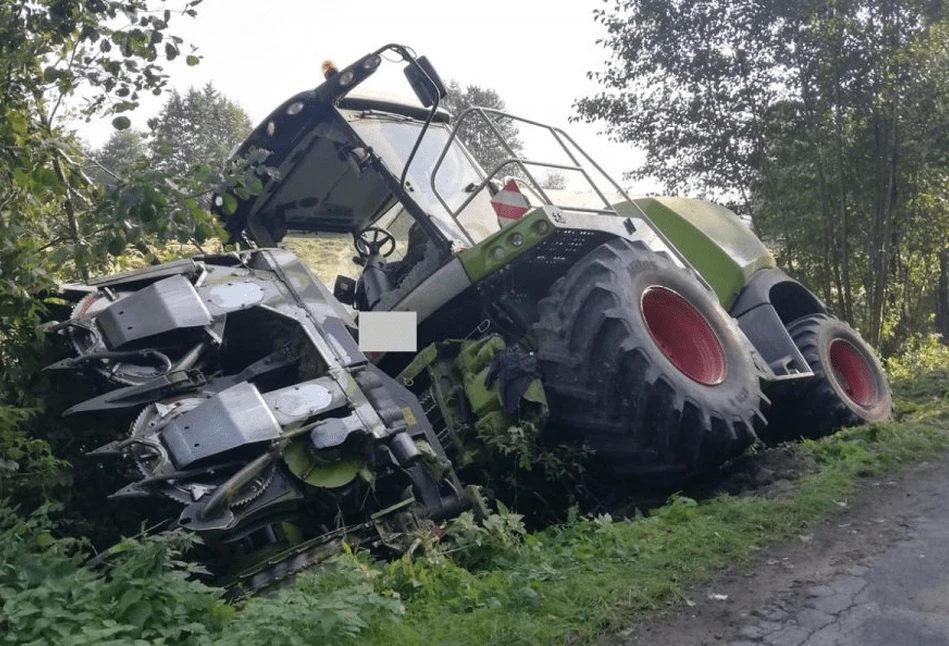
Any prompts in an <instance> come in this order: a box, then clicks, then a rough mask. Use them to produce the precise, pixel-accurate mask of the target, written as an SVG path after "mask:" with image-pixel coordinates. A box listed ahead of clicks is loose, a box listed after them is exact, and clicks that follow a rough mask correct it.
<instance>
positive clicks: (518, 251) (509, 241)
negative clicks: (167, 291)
mask: <svg viewBox="0 0 949 646" xmlns="http://www.w3.org/2000/svg"><path fill="white" fill-rule="evenodd" d="M553 231H554V227H553V225H552V224H551V223H550V222H549V221H548V220H547V216H546V215H545V213H544V210H543V209H542V208H538V209H534V210H533V211H531V212H530V213H528V214H527V215H525V216H524V217H523V218H521V219H520V220H518V221H517V222H515V223H514V224H512V225H510V226H508V227H506V228H504V229H501V230H500V231H498V232H497V233H494V234H492V235H491V236H489V237H488V238H485V239H484V240H482V241H481V242H479V243H478V244H477V245H475V246H474V247H471V248H470V249H465V250H463V251H461V252H460V253H459V254H458V259H459V260H460V261H461V266H462V267H464V269H465V273H466V274H467V275H468V278H470V279H471V282H476V281H479V280H481V279H482V278H484V277H485V276H487V275H488V274H490V273H491V272H493V271H495V270H497V269H500V268H501V267H503V266H505V265H507V264H508V263H510V262H511V261H512V260H514V259H515V258H517V257H518V256H521V255H523V254H524V252H526V251H527V250H529V249H532V248H533V247H536V246H537V245H538V244H539V243H540V241H541V240H543V239H544V238H546V237H547V236H548V235H550V234H551V233H552V232H553ZM517 236H521V239H522V242H521V244H520V245H515V244H514V243H513V241H514V240H516V239H517ZM497 249H501V250H503V254H499V255H498V256H495V255H494V254H495V253H496V250H497Z"/></svg>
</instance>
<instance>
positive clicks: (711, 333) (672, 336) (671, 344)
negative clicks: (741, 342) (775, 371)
mask: <svg viewBox="0 0 949 646" xmlns="http://www.w3.org/2000/svg"><path fill="white" fill-rule="evenodd" d="M641 307H642V312H643V319H644V320H645V321H646V327H647V328H649V334H650V336H652V340H653V341H655V342H656V345H657V346H658V347H659V349H660V350H661V351H662V354H664V355H665V356H666V358H667V359H668V360H669V361H670V362H671V363H672V365H674V366H675V367H676V368H678V370H679V372H681V373H682V374H684V375H685V376H687V377H688V378H689V379H691V380H692V381H696V382H698V383H700V384H703V385H705V386H714V385H716V384H720V383H722V382H723V381H725V373H726V363H725V350H724V349H723V348H722V342H721V341H720V340H719V338H718V335H717V334H715V330H713V329H712V326H711V325H709V322H708V320H706V318H705V317H704V316H702V313H701V312H699V311H698V310H697V309H695V307H694V306H693V305H692V304H691V303H689V302H688V301H687V300H685V299H684V298H682V297H681V296H679V295H678V294H676V293H675V292H674V291H672V290H671V289H668V288H666V287H659V286H653V287H650V288H648V289H647V290H646V291H645V292H644V293H643V298H642V304H641Z"/></svg>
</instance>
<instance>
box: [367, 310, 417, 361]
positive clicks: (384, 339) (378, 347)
mask: <svg viewBox="0 0 949 646" xmlns="http://www.w3.org/2000/svg"><path fill="white" fill-rule="evenodd" d="M417 325H418V314H417V313H416V312H360V313H359V349H360V350H362V351H363V352H418V335H417V333H416V329H415V328H416V326H417Z"/></svg>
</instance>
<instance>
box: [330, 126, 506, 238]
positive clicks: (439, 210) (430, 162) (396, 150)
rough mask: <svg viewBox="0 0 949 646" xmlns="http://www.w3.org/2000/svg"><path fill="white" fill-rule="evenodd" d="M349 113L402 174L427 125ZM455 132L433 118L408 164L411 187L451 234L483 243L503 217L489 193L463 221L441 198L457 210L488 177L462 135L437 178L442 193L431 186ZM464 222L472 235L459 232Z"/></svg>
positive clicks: (478, 198) (471, 205)
mask: <svg viewBox="0 0 949 646" xmlns="http://www.w3.org/2000/svg"><path fill="white" fill-rule="evenodd" d="M347 116H348V117H349V119H350V125H352V127H353V129H354V130H355V131H356V132H357V134H358V135H359V137H360V138H361V139H362V140H363V141H364V142H365V143H366V144H367V145H369V146H370V147H371V148H372V149H373V151H374V152H375V153H376V154H377V155H379V157H381V158H382V160H383V161H384V162H385V164H386V166H387V167H388V169H389V171H390V172H391V173H392V174H393V175H395V176H396V177H400V176H401V175H402V171H403V169H404V168H405V162H406V160H408V158H409V155H410V154H411V152H412V147H413V146H415V142H416V141H417V140H418V136H419V133H420V132H421V130H422V124H421V123H419V122H418V121H416V120H414V119H410V118H408V117H402V116H399V115H393V114H388V113H377V112H360V113H355V114H350V115H347ZM450 134H451V131H450V130H449V129H448V128H447V127H446V126H444V125H442V124H434V123H433V124H431V125H430V126H429V128H428V131H427V132H426V133H425V138H424V139H423V140H422V143H421V145H420V146H419V149H418V152H417V153H416V154H415V158H414V160H413V161H412V165H411V166H410V167H409V173H408V175H407V177H406V191H407V192H408V193H409V195H411V196H412V198H413V199H414V200H415V201H416V202H417V203H418V204H419V206H421V207H422V208H423V209H425V211H426V212H427V213H428V214H429V215H431V216H432V218H433V219H434V220H435V222H436V223H437V224H438V226H439V228H441V230H442V232H443V233H444V234H445V235H446V236H447V237H448V238H449V239H451V240H456V241H458V243H460V244H462V245H463V246H468V244H469V242H468V237H469V236H470V237H471V239H472V240H474V242H475V243H477V242H480V241H481V240H483V239H485V238H486V237H488V236H489V235H491V234H492V233H494V232H495V231H497V230H498V221H497V216H496V215H495V213H494V209H493V208H492V206H491V202H490V198H489V196H488V195H487V194H486V193H485V192H482V193H481V194H479V195H476V196H475V198H474V199H472V200H471V202H470V203H469V204H468V206H466V207H465V209H464V211H462V212H461V213H459V214H458V223H456V222H455V221H454V219H453V218H452V217H451V214H450V213H449V211H448V210H447V209H446V208H445V205H443V204H442V202H441V201H440V200H439V199H438V196H441V199H442V200H444V201H445V203H446V204H447V206H448V209H450V210H451V211H457V209H458V208H459V207H460V206H461V205H462V204H463V203H464V202H465V200H467V199H468V198H469V197H470V191H471V190H472V189H473V188H474V187H477V186H478V185H479V184H480V183H481V181H482V179H483V174H482V173H481V171H480V170H479V169H478V167H477V166H476V165H475V163H474V162H473V161H472V159H471V157H470V156H469V155H468V153H467V152H466V151H465V149H464V148H463V147H462V146H461V144H460V143H459V142H458V140H457V139H456V140H455V141H453V142H452V145H451V148H449V150H448V152H447V153H446V154H445V159H444V160H443V161H442V164H441V167H440V168H439V170H438V174H437V175H436V177H435V190H436V191H437V193H438V195H436V194H435V192H434V191H433V190H432V180H431V172H432V168H433V167H434V166H435V162H436V161H437V160H438V157H439V156H440V155H441V154H442V150H443V149H444V148H445V144H446V143H447V142H448V138H449V135H450ZM459 223H460V225H461V228H462V229H463V230H464V231H465V232H466V233H467V234H468V235H467V236H465V235H464V234H462V233H461V232H460V231H459V226H458V225H459Z"/></svg>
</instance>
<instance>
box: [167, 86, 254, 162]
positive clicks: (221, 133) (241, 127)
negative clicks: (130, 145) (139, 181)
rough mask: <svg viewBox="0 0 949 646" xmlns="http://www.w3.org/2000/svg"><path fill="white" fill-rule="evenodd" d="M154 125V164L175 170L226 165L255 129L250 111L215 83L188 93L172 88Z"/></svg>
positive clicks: (190, 90) (192, 89)
mask: <svg viewBox="0 0 949 646" xmlns="http://www.w3.org/2000/svg"><path fill="white" fill-rule="evenodd" d="M150 125H151V126H152V133H151V138H150V139H151V140H150V148H151V151H152V154H153V156H154V157H153V163H154V165H155V166H156V167H157V168H159V169H162V170H164V171H166V172H171V173H175V174H184V173H187V172H188V171H189V170H190V169H192V168H194V167H195V166H198V165H201V164H204V165H208V166H211V167H212V168H223V167H224V164H225V162H226V161H227V159H228V157H229V156H230V152H231V150H232V149H233V148H234V146H236V145H237V144H239V143H241V142H242V141H243V140H244V139H245V138H246V137H247V135H249V134H250V131H251V123H250V118H249V117H248V116H247V113H246V112H244V110H243V109H242V108H241V107H240V106H239V105H237V104H236V103H234V102H233V101H231V100H230V99H228V98H227V97H225V96H224V95H222V94H221V93H220V92H218V91H217V90H216V89H215V88H214V86H213V85H212V84H211V83H208V84H207V85H205V86H204V87H203V88H201V89H200V90H197V89H195V88H191V89H189V90H188V91H187V92H186V93H185V95H184V96H182V95H181V94H179V93H178V92H177V91H172V93H171V97H170V98H169V99H168V101H167V102H166V103H165V105H164V107H163V108H162V110H161V113H160V114H159V115H158V117H157V118H156V119H155V120H153V121H152V122H151V124H150Z"/></svg>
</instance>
